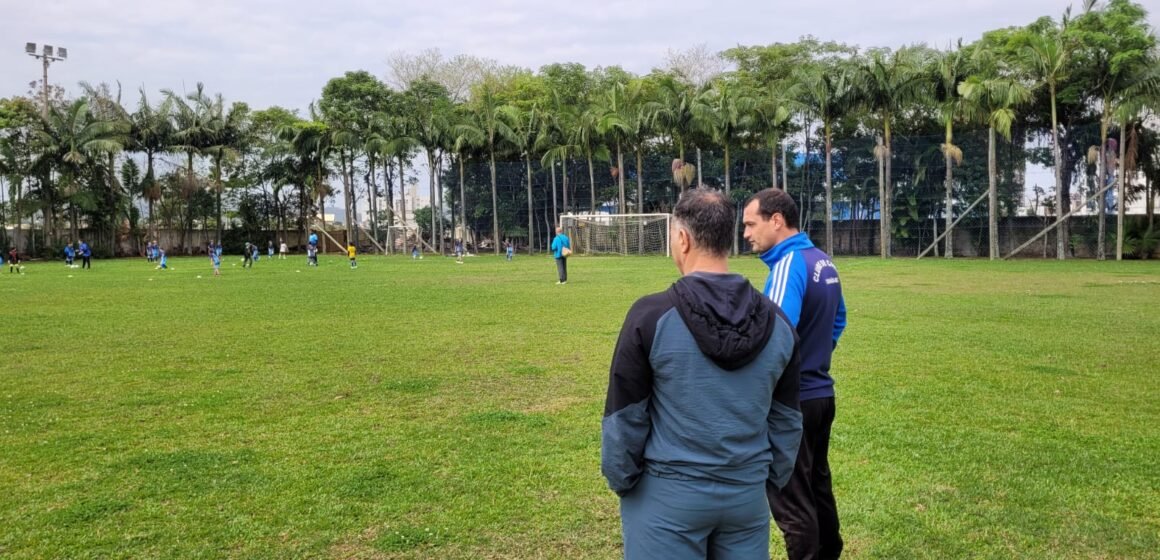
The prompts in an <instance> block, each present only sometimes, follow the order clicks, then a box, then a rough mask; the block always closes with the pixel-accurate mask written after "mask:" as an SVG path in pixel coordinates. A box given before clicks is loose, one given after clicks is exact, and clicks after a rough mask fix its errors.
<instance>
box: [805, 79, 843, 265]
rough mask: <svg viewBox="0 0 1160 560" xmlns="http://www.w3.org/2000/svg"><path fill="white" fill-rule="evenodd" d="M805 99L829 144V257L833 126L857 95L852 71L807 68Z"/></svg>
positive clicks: (828, 248) (831, 250)
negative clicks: (852, 98)
mask: <svg viewBox="0 0 1160 560" xmlns="http://www.w3.org/2000/svg"><path fill="white" fill-rule="evenodd" d="M799 83H801V84H802V92H803V94H804V95H803V98H804V100H805V103H806V106H807V107H808V110H809V111H810V112H812V113H813V114H814V115H815V116H817V118H818V119H820V120H821V121H822V130H823V134H824V138H825V142H826V187H825V188H826V254H831V255H832V254H833V253H834V208H833V176H834V174H833V172H832V171H831V160H830V158H831V155H832V152H833V137H832V135H831V130H830V129H831V127H832V126H833V124H834V121H835V120H836V119H838V118H839V117H841V115H842V113H843V111H844V110H845V109H846V107H848V105H849V102H850V99H851V97H852V96H853V93H854V87H853V78H852V76H851V72H850V71H849V70H847V68H846V67H845V66H839V67H836V68H835V67H823V66H813V67H807V70H805V71H803V72H801V73H800V75H799Z"/></svg>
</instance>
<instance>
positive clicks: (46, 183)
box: [0, 0, 1160, 259]
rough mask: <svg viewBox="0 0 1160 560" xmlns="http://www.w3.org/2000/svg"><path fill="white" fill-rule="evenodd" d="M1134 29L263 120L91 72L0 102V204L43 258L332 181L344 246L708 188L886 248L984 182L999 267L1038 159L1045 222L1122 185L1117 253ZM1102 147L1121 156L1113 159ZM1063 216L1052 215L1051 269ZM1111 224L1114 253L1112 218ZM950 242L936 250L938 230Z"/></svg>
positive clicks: (946, 215)
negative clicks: (126, 93)
mask: <svg viewBox="0 0 1160 560" xmlns="http://www.w3.org/2000/svg"><path fill="white" fill-rule="evenodd" d="M1146 18H1147V13H1146V11H1145V9H1144V8H1143V7H1142V6H1140V5H1139V4H1136V3H1133V2H1130V1H1129V0H1111V1H1109V2H1107V3H1103V4H1101V3H1097V2H1095V1H1094V0H1088V1H1086V2H1085V3H1084V4H1083V5H1082V6H1081V7H1080V10H1079V12H1078V13H1075V14H1073V13H1071V11H1070V9H1069V11H1068V12H1066V13H1064V14H1063V15H1062V16H1061V17H1059V18H1052V17H1043V18H1040V19H1038V20H1036V21H1034V22H1031V23H1030V24H1028V25H1026V26H1021V27H1012V28H1005V29H998V30H994V31H990V32H987V33H985V34H983V36H982V37H981V38H979V39H978V40H976V41H974V42H971V43H966V44H964V43H963V42H962V41H960V42H958V43H956V44H954V45H949V46H947V47H946V48H941V49H940V48H932V47H929V46H926V45H912V46H903V47H899V48H885V47H878V48H868V49H863V48H859V47H856V46H851V45H846V44H842V43H838V42H832V41H821V40H818V39H815V38H812V37H804V38H802V39H801V40H799V41H797V42H794V43H779V44H772V45H766V46H738V47H736V48H732V49H729V50H726V51H724V52H720V53H713V52H710V51H708V49H706V48H705V47H703V46H701V47H694V48H692V49H689V50H687V51H683V52H670V53H669V56H668V57H667V59H666V61H665V64H664V65H663V66H662V67H661V68H657V69H655V70H653V71H652V72H650V73H648V74H645V75H636V74H633V73H631V72H627V71H625V70H623V69H622V68H620V67H618V66H608V67H597V68H593V69H589V68H585V67H584V66H583V65H580V64H576V63H555V64H549V65H546V66H544V67H542V68H540V69H539V70H538V71H535V72H533V71H531V70H528V69H524V68H518V67H511V66H503V65H501V64H499V63H497V62H495V61H490V60H486V59H481V58H478V57H473V56H468V55H461V56H457V57H453V58H445V57H443V56H442V55H440V53H438V52H437V51H424V52H421V53H417V54H405V53H404V54H398V55H395V56H393V57H392V58H391V59H390V61H389V64H388V66H389V68H388V70H387V72H386V73H385V76H384V79H380V78H379V77H376V76H375V75H373V74H371V73H369V72H366V71H353V72H347V73H346V74H345V75H343V76H341V77H336V78H333V79H331V80H329V81H328V82H327V83H326V85H325V86H324V87H323V89H322V91H321V94H320V96H319V98H318V100H317V101H316V102H315V103H312V104H311V106H310V107H309V109H308V111H306V114H299V113H298V112H297V111H293V110H288V109H285V108H281V107H270V108H267V109H262V110H254V109H253V108H251V107H250V106H249V105H248V104H246V103H244V102H239V101H235V102H227V101H226V100H225V98H224V97H223V96H222V95H221V94H211V93H209V92H208V91H207V90H206V89H205V87H204V86H203V85H202V84H198V86H197V88H196V89H195V90H194V91H192V92H188V93H178V92H174V91H171V90H163V91H161V92H160V94H159V95H153V96H150V95H148V94H147V92H146V91H145V90H144V89H141V90H140V92H139V95H138V96H137V98H136V100H135V102H128V103H127V102H124V101H123V100H122V92H120V91H118V90H115V89H114V88H111V87H109V86H107V85H98V86H91V85H88V84H82V90H83V94H82V95H80V96H78V97H76V98H75V99H70V98H68V96H66V95H65V94H64V93H63V91H61V90H59V89H54V90H53V95H51V96H50V99H51V100H50V102H49V104H48V106H47V107H43V106H40V105H39V104H38V103H37V101H35V96H32V95H30V96H28V97H21V96H14V97H10V98H7V99H0V176H2V177H3V179H4V181H5V183H6V185H5V186H6V188H7V191H8V192H7V194H8V197H7V200H6V201H5V202H4V208H3V212H0V215H2V216H3V219H4V220H5V222H6V223H7V224H24V223H26V222H27V223H28V224H35V223H36V220H37V219H39V223H40V227H39V228H36V229H38V233H39V234H40V236H41V239H42V243H43V245H44V246H45V247H54V246H56V245H57V244H58V243H59V241H60V240H61V239H62V238H65V237H67V238H70V239H76V238H77V236H78V234H79V229H80V228H82V227H84V228H85V229H87V230H89V231H97V232H104V236H103V239H108V240H110V242H111V240H113V239H115V238H116V236H117V235H123V234H125V233H126V232H130V233H132V234H134V235H138V236H148V235H149V234H150V232H151V231H153V230H155V229H156V228H157V227H160V226H162V225H164V226H165V227H167V228H170V229H179V230H180V231H182V232H184V233H183V236H182V242H181V245H182V246H183V247H184V248H186V249H187V250H189V249H190V248H191V247H192V245H193V244H194V242H193V239H194V231H195V229H196V228H201V229H202V230H209V231H212V232H214V235H215V236H216V239H222V238H223V236H225V237H227V238H228V237H229V236H230V235H231V232H235V231H247V232H248V231H258V230H277V231H280V232H289V231H299V232H303V233H304V232H306V231H307V230H308V229H310V228H312V227H323V228H325V227H328V226H327V224H325V223H319V220H320V219H324V218H325V216H326V213H325V208H326V206H327V201H328V200H331V199H332V198H334V197H338V196H339V195H341V202H340V203H341V205H342V208H343V211H344V215H345V216H346V218H345V219H344V220H343V226H344V227H345V228H346V233H347V239H354V238H355V237H356V236H358V235H365V236H367V237H369V238H373V239H374V240H375V242H376V243H380V244H382V245H384V246H386V247H388V248H391V249H394V248H396V247H401V248H402V249H403V250H404V251H406V250H409V247H410V246H411V245H412V244H421V245H422V246H423V247H425V248H426V249H428V250H432V251H440V252H442V251H444V250H445V249H446V248H447V247H446V245H445V244H447V243H450V241H451V238H452V237H454V236H455V235H457V234H456V233H455V232H459V231H471V232H476V233H477V234H478V237H479V238H481V239H486V240H487V242H489V243H490V245H491V247H492V248H493V250H494V251H496V252H497V253H498V251H499V245H500V244H501V240H502V239H505V238H517V239H520V240H522V242H523V243H524V244H525V246H526V247H527V249H528V250H529V251H534V250H536V249H537V245H539V248H542V247H543V244H544V243H545V241H546V239H547V237H548V235H549V232H550V229H551V226H552V224H553V223H554V221H555V217H556V216H558V215H559V213H561V212H569V211H595V210H597V209H605V210H608V211H612V212H616V213H627V212H651V211H664V210H666V209H667V208H668V207H670V206H671V205H672V204H673V202H674V201H675V197H676V196H679V193H680V192H682V191H683V190H685V189H687V188H689V187H691V186H695V185H699V184H706V185H713V186H717V187H719V188H722V189H724V190H725V192H726V193H728V194H729V195H730V196H731V197H733V198H734V200H736V201H738V202H739V203H740V202H741V201H743V200H744V199H745V197H747V196H748V195H749V194H751V193H752V192H754V191H756V190H758V189H760V188H765V187H770V186H772V187H778V188H784V189H786V190H787V191H789V192H791V194H794V195H795V196H796V197H797V198H798V199H799V201H800V202H801V203H802V204H801V206H802V212H803V216H802V217H803V222H804V223H811V222H820V223H821V224H822V225H823V227H824V232H823V231H819V232H817V233H818V234H819V235H823V236H824V240H825V244H826V246H827V248H828V249H830V251H831V252H832V251H833V248H832V246H831V244H832V242H833V236H834V234H833V230H832V227H833V224H834V218H835V215H834V209H835V197H838V199H840V200H843V201H845V205H844V206H842V208H841V217H842V219H866V220H876V221H877V223H878V227H879V230H878V232H877V236H876V237H877V242H878V252H879V254H880V255H881V256H883V257H889V256H890V255H891V253H892V248H893V247H894V246H895V244H896V238H900V237H901V238H906V237H907V236H909V235H911V232H912V229H911V228H913V227H914V223H916V222H920V221H924V220H927V221H930V220H934V221H936V225H935V227H936V228H937V227H938V226H937V222H938V221H941V222H943V223H944V224H945V225H944V226H943V231H944V232H945V231H947V230H948V229H949V228H950V227H951V225H952V223H953V222H954V220H955V219H956V218H959V217H961V216H962V215H963V214H964V212H965V211H966V210H967V209H968V206H969V205H970V203H971V202H972V201H973V200H980V201H981V199H982V198H984V197H985V198H986V199H987V216H988V234H987V240H988V245H989V247H988V253H989V254H990V256H991V257H992V258H996V257H998V256H999V245H998V239H999V232H998V224H999V220H1000V218H1001V217H1003V216H1013V215H1014V213H1015V211H1016V209H1017V208H1018V207H1019V205H1020V204H1021V203H1022V202H1023V192H1024V191H1025V190H1026V185H1025V184H1023V182H1022V181H1023V178H1022V174H1023V169H1024V168H1025V167H1026V165H1027V163H1028V162H1032V163H1039V164H1043V165H1045V166H1046V167H1049V168H1051V169H1052V170H1053V173H1054V181H1053V185H1052V186H1051V188H1050V190H1049V191H1048V190H1044V191H1043V192H1042V193H1039V192H1037V193H1036V195H1037V196H1038V195H1040V194H1042V195H1043V197H1044V199H1045V200H1044V202H1043V205H1044V207H1045V213H1046V214H1050V215H1052V216H1053V217H1055V216H1063V215H1065V214H1066V213H1068V209H1070V208H1072V207H1073V206H1074V204H1073V202H1074V201H1073V197H1076V196H1079V197H1081V198H1083V197H1086V196H1089V195H1092V194H1094V193H1096V192H1098V191H1099V190H1100V189H1102V188H1103V186H1104V184H1105V181H1106V178H1107V177H1108V176H1111V175H1115V176H1117V177H1121V178H1125V179H1126V180H1124V181H1121V183H1120V184H1117V185H1113V187H1111V188H1112V189H1116V190H1119V191H1120V192H1121V197H1120V198H1119V199H1118V200H1120V203H1119V209H1120V211H1121V216H1122V209H1123V207H1124V201H1125V200H1131V199H1132V198H1133V197H1141V196H1143V197H1145V199H1146V201H1147V209H1148V225H1149V228H1148V230H1147V231H1146V232H1144V233H1142V234H1139V235H1137V236H1136V237H1134V238H1130V239H1129V240H1128V242H1129V249H1132V244H1133V243H1139V244H1144V243H1153V244H1154V243H1155V242H1156V240H1157V239H1158V238H1160V236H1157V235H1155V234H1154V233H1153V232H1152V229H1151V227H1150V226H1151V224H1152V215H1153V209H1154V204H1153V200H1154V198H1155V190H1154V189H1155V186H1154V185H1155V182H1156V178H1157V177H1160V157H1158V156H1160V151H1158V146H1160V142H1158V141H1157V132H1156V129H1155V127H1154V126H1148V123H1149V122H1150V121H1151V122H1155V118H1156V111H1157V107H1160V54H1158V49H1157V42H1156V35H1155V33H1154V31H1153V30H1152V29H1150V28H1149V27H1148V25H1147V23H1146ZM1097 130H1098V134H1096V133H1095V131H1097ZM964 131H967V132H968V137H969V140H968V141H967V142H966V143H965V144H964V143H963V141H962V140H961V138H963V133H964ZM976 131H983V132H985V138H984V137H983V136H978V135H973V133H974V132H976ZM900 134H901V135H904V136H901V137H900ZM1109 136H1113V137H1118V138H1119V142H1118V148H1119V151H1120V152H1121V153H1119V154H1108V153H1106V150H1107V148H1108V146H1109V142H1108V137H1109ZM900 138H901V139H902V140H905V141H902V142H900ZM789 154H793V157H792V160H791V158H790V157H789ZM419 163H421V164H422V165H417V164H419ZM1111 165H1116V166H1118V167H1119V169H1118V170H1116V169H1111V168H1110V166H1111ZM420 169H421V170H422V171H425V172H426V174H427V177H426V183H427V185H428V189H429V192H428V198H429V201H430V203H429V206H428V207H427V208H425V209H423V210H424V211H422V212H419V211H417V210H419V209H415V208H412V209H411V213H412V214H414V215H415V217H416V221H418V222H419V223H418V224H415V226H417V230H416V229H414V228H413V227H411V224H409V223H408V222H406V221H404V220H403V216H406V215H407V213H408V211H407V208H406V204H407V203H408V202H407V199H406V196H405V193H406V192H407V191H406V188H407V185H408V184H410V185H412V187H413V188H414V186H415V185H416V184H417V181H416V177H415V174H416V172H417V171H418V170H420ZM513 169H519V171H520V173H519V175H520V176H517V175H516V174H514V173H513V172H512V170H513ZM758 170H760V171H758ZM499 173H504V174H505V178H504V180H503V181H500V180H499V179H498V177H497V174H499ZM939 175H941V178H939ZM1141 176H1142V177H1143V180H1142V181H1140V180H1137V178H1138V177H1141ZM791 177H794V178H795V179H798V180H795V181H790V178H791ZM1104 201H1105V198H1104V197H1098V202H1099V204H1100V214H1101V215H1103V206H1102V205H1103V204H1104ZM138 208H143V209H144V215H143V216H142V215H141V212H140V211H139V210H138ZM537 210H539V212H538V213H537ZM549 210H550V213H549ZM537 214H539V215H537ZM361 224H366V225H367V228H366V231H361V232H360V231H359V230H360V229H361V227H362V226H361ZM1103 226H1104V220H1102V219H1101V220H1100V231H1099V232H1098V244H1099V248H1098V252H1097V255H1098V256H1099V257H1100V258H1102V257H1103V255H1105V254H1107V251H1106V249H1105V247H1104V243H1105V240H1106V235H1105V232H1104V231H1103ZM1067 228H1068V222H1067V221H1066V220H1062V221H1061V222H1060V223H1059V225H1058V226H1057V227H1056V236H1055V239H1056V247H1055V252H1056V256H1057V257H1058V258H1061V259H1062V258H1065V257H1066V256H1067V254H1068V250H1067V249H1068V248H1067V246H1066V244H1067V243H1068V240H1069V237H1070V236H1069V234H1068V229H1067ZM1115 239H1116V240H1117V253H1116V254H1117V255H1119V254H1120V253H1121V251H1122V250H1123V246H1122V244H1123V243H1124V241H1125V234H1124V231H1123V226H1122V222H1120V223H1119V225H1118V228H1117V235H1116V238H1115ZM736 245H737V243H736V242H735V250H736ZM943 252H944V254H945V255H946V256H951V255H952V254H953V245H952V241H951V237H950V236H947V241H946V244H945V248H944V249H943Z"/></svg>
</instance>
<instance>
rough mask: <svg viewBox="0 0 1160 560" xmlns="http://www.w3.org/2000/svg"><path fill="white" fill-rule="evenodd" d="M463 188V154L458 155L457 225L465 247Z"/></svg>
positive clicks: (465, 219)
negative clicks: (461, 231) (461, 230)
mask: <svg viewBox="0 0 1160 560" xmlns="http://www.w3.org/2000/svg"><path fill="white" fill-rule="evenodd" d="M464 193H465V191H464V189H463V154H460V155H459V227H460V228H462V229H463V233H462V234H461V235H460V239H461V240H462V241H463V246H464V248H465V249H466V247H467V239H466V237H467V196H466V194H464Z"/></svg>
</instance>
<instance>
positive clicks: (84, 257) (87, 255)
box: [79, 239, 93, 269]
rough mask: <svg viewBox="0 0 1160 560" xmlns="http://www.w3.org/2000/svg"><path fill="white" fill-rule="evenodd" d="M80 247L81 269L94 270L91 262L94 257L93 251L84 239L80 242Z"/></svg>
mask: <svg viewBox="0 0 1160 560" xmlns="http://www.w3.org/2000/svg"><path fill="white" fill-rule="evenodd" d="M79 247H80V252H81V268H89V269H91V268H93V265H92V262H90V259H91V258H92V256H93V251H92V249H89V244H88V243H85V240H83V239H82V240H80V245H79Z"/></svg>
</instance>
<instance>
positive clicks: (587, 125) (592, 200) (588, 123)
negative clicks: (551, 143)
mask: <svg viewBox="0 0 1160 560" xmlns="http://www.w3.org/2000/svg"><path fill="white" fill-rule="evenodd" d="M599 124H600V110H599V109H598V108H596V107H593V106H589V107H587V108H586V109H585V110H584V111H583V112H581V113H580V116H579V118H577V119H576V122H575V126H574V127H573V129H572V135H571V138H572V139H571V143H572V144H574V145H576V146H579V147H580V151H581V152H583V153H584V157H585V159H587V161H588V196H589V210H590V211H591V212H596V170H595V168H594V167H593V163H592V159H593V158H594V157H595V158H599V159H601V160H602V161H603V160H608V159H609V154H608V149H607V148H606V147H605V146H604V144H603V143H602V142H601V141H600V130H599Z"/></svg>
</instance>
